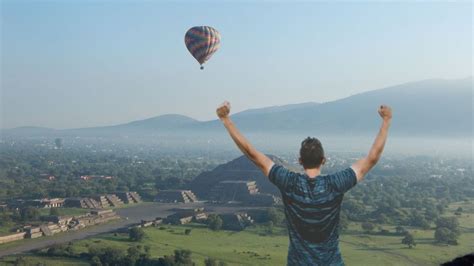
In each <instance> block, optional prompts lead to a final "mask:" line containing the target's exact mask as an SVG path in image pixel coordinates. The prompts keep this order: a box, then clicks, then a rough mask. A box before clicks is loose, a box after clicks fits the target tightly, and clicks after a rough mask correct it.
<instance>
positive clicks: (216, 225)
mask: <svg viewBox="0 0 474 266" xmlns="http://www.w3.org/2000/svg"><path fill="white" fill-rule="evenodd" d="M207 222H208V227H209V229H211V230H214V231H218V230H220V229H221V228H222V223H223V221H222V218H221V217H220V216H219V215H217V214H211V215H209V217H208V218H207Z"/></svg>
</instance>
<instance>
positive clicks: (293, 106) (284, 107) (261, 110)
mask: <svg viewBox="0 0 474 266" xmlns="http://www.w3.org/2000/svg"><path fill="white" fill-rule="evenodd" d="M317 105H319V103H315V102H307V103H297V104H287V105H279V106H270V107H264V108H256V109H249V110H245V111H242V112H239V113H237V114H235V115H234V117H243V116H248V115H261V114H271V113H278V112H284V111H290V110H298V109H302V108H307V107H314V106H317Z"/></svg>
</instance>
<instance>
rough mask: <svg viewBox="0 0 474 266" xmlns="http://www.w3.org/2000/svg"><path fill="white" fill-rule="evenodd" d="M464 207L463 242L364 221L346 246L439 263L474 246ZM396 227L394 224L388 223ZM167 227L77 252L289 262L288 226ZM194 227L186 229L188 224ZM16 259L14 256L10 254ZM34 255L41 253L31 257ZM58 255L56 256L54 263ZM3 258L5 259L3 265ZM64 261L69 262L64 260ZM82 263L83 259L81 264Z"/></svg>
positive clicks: (103, 240)
mask: <svg viewBox="0 0 474 266" xmlns="http://www.w3.org/2000/svg"><path fill="white" fill-rule="evenodd" d="M458 207H462V208H463V210H464V212H463V214H462V215H461V216H459V217H458V218H459V221H460V224H461V231H462V235H461V237H460V238H459V240H458V241H459V245H457V246H448V245H438V244H436V243H435V242H434V239H433V236H434V230H420V229H417V228H407V229H408V230H409V231H410V232H412V233H413V234H414V237H415V241H416V242H417V246H416V247H414V248H412V249H409V248H407V247H406V246H405V245H402V244H401V239H402V237H401V236H391V235H390V236H387V235H375V234H370V235H367V234H364V233H362V232H361V229H360V224H357V223H351V224H350V228H349V230H348V231H349V233H347V234H344V235H342V237H341V250H342V254H343V257H344V260H345V262H346V264H347V265H438V264H439V263H441V262H444V261H447V260H450V259H452V258H454V257H456V256H459V255H462V254H467V253H469V252H472V250H474V219H473V217H474V210H473V209H472V202H463V203H457V204H453V205H452V206H450V208H449V210H447V213H446V215H448V216H452V215H453V212H454V210H455V209H457V208H458ZM382 226H383V227H384V229H388V230H390V231H391V232H393V231H394V226H388V225H385V226H384V225H382ZM164 227H165V229H164V230H160V229H159V228H155V227H151V228H146V229H145V232H146V235H147V236H146V238H145V239H144V240H142V241H141V242H131V241H129V240H128V235H127V234H118V235H114V234H105V235H101V236H98V237H94V238H91V239H86V240H81V241H77V242H75V243H74V249H75V250H76V252H78V253H80V252H86V251H87V250H88V247H90V246H94V245H97V246H107V245H109V246H114V247H118V248H123V249H127V248H128V247H129V246H132V245H138V244H140V245H142V246H145V245H148V246H150V247H151V255H152V256H153V257H159V256H164V255H170V254H172V253H173V251H174V250H175V249H189V250H191V251H192V258H193V260H194V261H195V262H196V263H197V265H203V262H204V259H205V258H207V257H213V258H215V259H218V260H222V261H225V262H227V263H228V264H229V265H239V264H240V265H242V264H243V265H284V264H285V262H286V256H287V249H288V237H287V235H286V234H285V232H283V230H282V229H276V232H275V233H274V234H273V235H267V234H266V233H265V228H264V227H252V228H249V229H247V230H245V231H242V232H230V231H217V232H214V231H210V230H208V229H207V228H205V227H204V226H202V225H197V224H196V225H193V224H191V225H185V226H167V225H166V226H164ZM188 228H189V229H192V232H191V234H190V235H185V234H184V230H185V229H188ZM10 259H11V258H10ZM28 259H32V260H34V259H39V258H37V257H29V258H28ZM56 262H57V261H55V262H54V261H52V262H51V264H49V263H46V265H59V264H54V263H56ZM1 263H2V260H0V265H1ZM61 265H67V264H66V263H65V264H61ZM77 265H80V264H77Z"/></svg>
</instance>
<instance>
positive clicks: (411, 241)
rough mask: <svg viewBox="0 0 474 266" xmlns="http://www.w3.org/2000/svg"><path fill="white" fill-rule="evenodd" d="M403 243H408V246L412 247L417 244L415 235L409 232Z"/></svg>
mask: <svg viewBox="0 0 474 266" xmlns="http://www.w3.org/2000/svg"><path fill="white" fill-rule="evenodd" d="M402 244H404V245H407V246H408V248H412V247H413V246H416V242H415V239H414V238H413V235H412V234H410V233H408V232H407V233H406V235H405V237H404V238H403V239H402Z"/></svg>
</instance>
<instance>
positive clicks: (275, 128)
mask: <svg viewBox="0 0 474 266" xmlns="http://www.w3.org/2000/svg"><path fill="white" fill-rule="evenodd" d="M472 82H473V80H472V77H470V78H466V79H459V80H441V79H433V80H425V81H419V82H412V83H406V84H401V85H397V86H392V87H388V88H383V89H379V90H374V91H369V92H364V93H360V94H357V95H353V96H350V97H347V98H344V99H340V100H336V101H332V102H327V103H321V104H319V103H314V102H308V103H302V104H290V105H284V106H274V107H266V108H260V109H251V110H246V111H243V112H240V113H236V114H233V115H232V117H233V119H234V121H235V122H236V123H237V125H238V126H239V128H241V129H242V130H245V132H256V133H259V132H265V133H266V134H268V133H279V132H281V133H306V132H317V133H318V134H335V135H337V134H343V135H346V136H347V135H367V134H371V135H373V134H375V132H376V130H377V128H378V126H379V124H380V119H379V118H378V115H377V112H376V110H377V108H378V106H379V105H380V104H388V105H391V106H392V107H393V109H394V118H393V125H392V130H391V134H393V135H398V136H432V137H437V136H439V137H457V136H462V137H468V136H472V123H473V116H472V112H473V110H472V101H473V90H472ZM220 131H222V125H220V122H219V121H218V120H213V121H206V122H200V121H197V120H195V119H192V118H189V117H186V116H182V115H163V116H158V117H153V118H149V119H145V120H140V121H134V122H130V123H127V124H121V125H116V126H108V127H92V128H83V129H68V130H52V129H45V130H38V129H34V128H31V130H30V129H28V128H22V129H18V128H17V129H11V130H4V131H3V133H6V134H11V135H16V134H20V133H21V135H25V134H28V133H31V134H32V135H47V134H54V135H87V136H94V135H137V136H145V135H150V134H159V133H167V132H171V133H172V134H174V135H176V136H178V135H189V134H191V133H192V134H200V135H202V136H205V135H206V134H210V133H212V132H214V133H215V132H220Z"/></svg>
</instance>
